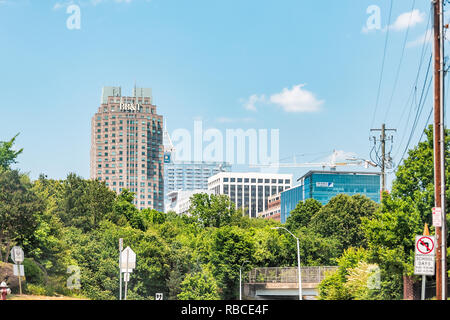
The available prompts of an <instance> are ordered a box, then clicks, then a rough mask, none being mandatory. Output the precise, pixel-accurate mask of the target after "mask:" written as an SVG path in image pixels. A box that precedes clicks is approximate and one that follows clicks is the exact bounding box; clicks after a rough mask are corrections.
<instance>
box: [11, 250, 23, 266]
mask: <svg viewBox="0 0 450 320" xmlns="http://www.w3.org/2000/svg"><path fill="white" fill-rule="evenodd" d="M11 259H12V261H14V263H15V264H21V263H22V262H23V259H24V253H23V250H22V248H21V247H19V246H15V247H13V248H12V249H11Z"/></svg>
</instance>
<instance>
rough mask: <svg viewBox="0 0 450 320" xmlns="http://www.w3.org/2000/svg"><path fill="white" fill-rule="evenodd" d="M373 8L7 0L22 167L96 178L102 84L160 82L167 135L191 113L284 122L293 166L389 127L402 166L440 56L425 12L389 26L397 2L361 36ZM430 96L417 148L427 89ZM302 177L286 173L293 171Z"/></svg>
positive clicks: (5, 133) (215, 123) (11, 125)
mask: <svg viewBox="0 0 450 320" xmlns="http://www.w3.org/2000/svg"><path fill="white" fill-rule="evenodd" d="M372 2H373V1H359V2H355V1H345V2H343V3H339V4H338V3H335V2H327V3H315V2H311V1H309V2H306V1H303V2H301V3H299V2H298V1H282V2H281V3H279V2H277V3H274V2H273V1H262V2H261V1H259V2H256V1H248V2H246V3H240V2H238V1H229V2H227V3H219V2H215V1H212V2H211V1H196V3H195V4H196V5H194V6H191V5H190V4H187V3H176V2H175V1H165V2H162V1H158V0H152V1H145V0H140V1H139V0H134V1H98V0H97V1H63V2H61V1H49V2H48V5H43V4H41V3H39V4H38V3H37V2H35V1H26V0H24V1H20V0H19V1H0V39H3V40H4V43H5V44H6V45H7V46H8V47H7V48H6V49H7V50H2V52H0V61H1V69H2V70H3V71H4V75H6V76H4V77H2V78H1V79H0V87H1V88H2V91H3V95H2V96H3V101H2V102H3V103H2V111H3V117H1V121H0V140H9V139H10V138H12V137H13V136H14V135H15V134H17V133H19V132H20V135H19V137H18V139H17V142H16V146H17V147H20V148H24V153H23V154H22V155H21V156H20V157H19V164H18V165H17V166H16V167H18V168H20V169H21V170H22V171H24V172H30V173H31V177H32V178H37V176H38V175H39V174H40V173H44V174H47V175H48V176H49V177H51V178H56V179H63V178H65V177H66V175H67V174H68V173H69V172H75V173H77V174H79V175H81V176H83V177H88V176H89V149H90V118H91V117H92V116H93V114H94V113H95V110H96V109H97V108H98V106H99V101H100V95H101V94H100V93H101V88H102V87H103V86H121V87H122V90H123V92H124V93H125V94H124V95H127V93H128V92H131V89H132V87H133V85H134V83H137V85H138V86H139V87H151V88H152V90H153V97H154V101H155V104H156V106H157V108H158V110H159V113H160V114H161V115H163V117H164V120H165V121H167V128H168V131H169V133H170V134H171V133H172V132H173V131H174V130H176V129H178V128H186V129H192V128H193V125H194V121H195V120H202V121H203V124H204V127H205V130H206V129H208V128H216V129H218V130H220V131H221V132H225V131H226V129H237V128H242V129H244V130H247V129H252V128H255V129H267V130H269V131H270V129H279V130H280V155H279V157H280V159H284V158H287V157H289V156H292V155H293V154H308V155H309V156H304V157H299V158H298V159H297V161H299V162H311V161H313V160H316V159H317V158H318V156H319V154H320V155H323V156H328V155H330V154H331V153H332V152H333V150H343V151H345V152H348V153H352V154H355V155H357V156H358V157H362V158H369V153H370V147H371V145H370V143H369V135H370V129H371V128H379V127H381V124H382V123H383V122H386V125H387V127H389V128H397V129H398V130H399V131H398V133H397V135H396V136H395V137H394V139H395V140H394V149H393V155H394V162H395V161H398V160H399V158H400V156H401V154H402V153H403V148H404V147H405V145H406V141H404V140H405V139H402V137H404V136H405V135H406V138H408V135H409V131H410V126H411V123H412V119H410V117H406V115H407V114H408V113H409V112H410V111H409V110H410V109H409V108H405V107H407V106H408V103H407V100H408V97H409V96H410V93H411V86H412V85H413V84H414V80H415V78H416V74H417V69H418V64H419V61H422V60H425V63H423V64H424V65H423V66H422V67H421V69H422V70H421V72H420V80H419V85H418V87H419V88H418V90H419V92H416V96H419V93H420V89H421V86H422V81H423V77H424V75H425V72H424V71H426V63H427V62H428V53H431V50H428V47H425V48H426V50H424V52H425V54H422V49H423V47H422V44H421V40H424V39H426V37H424V35H426V30H427V17H428V13H429V8H428V6H427V5H425V4H424V3H419V2H416V5H417V6H416V7H414V8H413V7H412V4H413V1H405V2H402V3H395V4H394V5H393V11H392V17H391V21H390V23H389V27H387V21H388V16H389V6H388V1H380V2H379V3H377V4H376V5H377V6H379V8H380V9H381V11H380V13H381V18H382V20H381V29H379V30H365V29H364V28H365V25H366V22H367V20H368V19H369V17H370V16H371V15H370V14H368V13H367V9H368V8H369V7H370V6H372V5H373V3H372ZM70 4H77V5H79V7H80V10H81V29H79V30H69V29H68V28H67V27H66V20H67V19H68V17H69V16H70V14H67V13H66V11H65V8H66V7H67V6H68V5H70ZM411 9H413V10H412V11H411ZM411 12H412V13H411ZM406 13H410V14H406ZM408 18H409V19H408ZM267 21H272V23H267ZM408 25H409V26H410V28H409V29H408V28H407V27H408ZM330 26H336V28H333V27H330ZM388 30H389V32H390V33H389V37H390V38H389V40H390V41H388V42H387V43H388V46H387V54H386V60H385V63H386V64H385V67H384V70H383V71H384V72H383V81H382V82H381V84H382V85H381V87H380V88H381V90H380V95H379V98H380V99H379V104H378V105H377V106H376V102H375V101H376V100H377V89H378V86H379V78H380V69H381V63H382V60H381V57H382V56H383V52H384V46H385V39H386V32H388ZM44 35H45V37H44ZM406 35H407V36H408V37H407V38H406V40H404V39H405V36H406ZM403 44H406V45H405V47H404V49H403V47H402V45H403ZM403 50H404V51H403ZM402 52H403V58H402ZM422 56H426V58H425V59H423V58H422ZM401 58H402V59H401ZM400 60H401V61H402V64H401V67H400V69H397V68H398V65H399V61H400ZM397 70H399V71H397ZM397 72H399V73H398V78H397ZM396 79H398V80H397V81H396ZM396 83H397V84H396ZM395 84H396V85H395ZM393 87H395V89H396V90H395V93H394V94H392V91H393ZM391 97H392V99H391ZM391 100H392V102H390V101H391ZM426 101H427V103H426V106H425V108H424V109H425V110H424V112H423V113H422V114H421V116H420V119H419V122H418V126H417V130H416V132H415V134H414V136H413V138H412V139H411V141H412V142H411V145H410V146H409V148H411V147H414V146H415V145H416V144H417V142H418V140H419V137H420V135H421V131H422V128H423V127H424V125H425V121H426V119H427V116H428V110H429V109H430V108H431V106H432V104H431V103H432V102H431V95H429V96H428V98H427V100H426ZM8 106H11V107H8ZM413 107H415V106H413V105H412V104H411V109H412V110H413V112H414V109H413ZM405 110H406V111H405ZM373 115H375V117H373ZM407 118H408V119H410V121H409V123H408V125H405V124H404V123H405V122H406V121H405V120H406V119H407ZM11 119H20V121H11ZM384 120H388V121H384ZM405 129H406V130H405ZM38 141H46V143H45V144H44V145H42V144H41V145H39V143H37V142H38ZM400 141H402V143H401V144H400ZM403 141H404V142H403ZM316 161H317V160H316ZM316 161H315V162H316ZM233 169H235V168H233ZM245 169H246V168H245V166H244V167H243V168H240V167H239V166H237V167H236V170H239V171H242V170H245ZM306 171H308V169H307V168H305V169H302V170H289V171H287V172H286V171H280V173H285V172H286V173H293V174H294V177H295V178H297V177H299V176H300V175H302V173H305V172H306ZM392 176H393V175H392V174H391V175H390V176H388V181H390V180H392Z"/></svg>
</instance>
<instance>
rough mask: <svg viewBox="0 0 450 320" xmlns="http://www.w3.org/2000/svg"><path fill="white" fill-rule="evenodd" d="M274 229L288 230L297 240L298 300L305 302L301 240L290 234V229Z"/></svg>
mask: <svg viewBox="0 0 450 320" xmlns="http://www.w3.org/2000/svg"><path fill="white" fill-rule="evenodd" d="M272 229H278V230H280V229H283V230H286V231H287V232H289V233H290V234H291V236H293V237H294V238H295V239H296V240H297V263H298V270H297V273H298V299H299V300H303V297H302V273H301V269H300V240H299V238H297V237H296V236H294V234H293V233H292V232H290V231H289V230H288V229H286V228H284V227H275V228H272Z"/></svg>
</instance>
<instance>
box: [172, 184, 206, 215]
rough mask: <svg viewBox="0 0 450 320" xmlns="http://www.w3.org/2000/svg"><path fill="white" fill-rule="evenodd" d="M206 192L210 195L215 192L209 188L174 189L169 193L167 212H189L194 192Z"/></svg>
mask: <svg viewBox="0 0 450 320" xmlns="http://www.w3.org/2000/svg"><path fill="white" fill-rule="evenodd" d="M199 193H206V194H208V195H211V194H213V192H212V191H209V190H188V191H182V190H180V191H172V192H169V194H168V195H167V197H168V203H167V205H166V212H169V211H174V212H175V213H177V214H180V215H182V214H187V215H188V214H189V208H190V206H191V197H192V196H193V195H194V194H199Z"/></svg>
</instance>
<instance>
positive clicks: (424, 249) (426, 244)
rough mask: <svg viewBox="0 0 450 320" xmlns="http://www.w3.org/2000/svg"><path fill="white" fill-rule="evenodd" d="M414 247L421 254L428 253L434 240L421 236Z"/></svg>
mask: <svg viewBox="0 0 450 320" xmlns="http://www.w3.org/2000/svg"><path fill="white" fill-rule="evenodd" d="M416 247H417V250H418V251H419V252H420V253H421V254H429V253H431V252H433V249H434V242H433V240H432V239H431V238H429V237H422V238H420V239H419V241H417V243H416Z"/></svg>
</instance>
